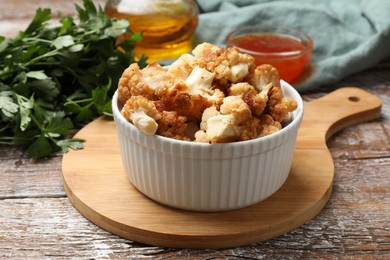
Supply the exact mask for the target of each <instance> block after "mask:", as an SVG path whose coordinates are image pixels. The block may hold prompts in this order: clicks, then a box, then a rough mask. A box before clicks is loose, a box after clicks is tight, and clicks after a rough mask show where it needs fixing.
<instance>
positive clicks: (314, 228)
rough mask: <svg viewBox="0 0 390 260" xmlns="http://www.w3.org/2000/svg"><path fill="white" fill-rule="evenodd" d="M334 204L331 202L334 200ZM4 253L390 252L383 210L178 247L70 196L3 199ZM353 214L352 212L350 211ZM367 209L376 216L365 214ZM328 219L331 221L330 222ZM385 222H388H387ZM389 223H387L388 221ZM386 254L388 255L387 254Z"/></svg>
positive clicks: (324, 216) (328, 212) (335, 212)
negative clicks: (239, 240) (90, 211)
mask: <svg viewBox="0 0 390 260" xmlns="http://www.w3.org/2000/svg"><path fill="white" fill-rule="evenodd" d="M330 205H331V204H330ZM0 208H1V209H2V210H1V211H0V219H2V220H4V221H2V222H1V223H0V228H1V230H2V232H1V235H0V241H1V243H0V258H5V257H10V258H13V259H33V258H36V259H37V258H39V259H45V258H53V257H59V258H79V257H80V258H85V259H91V258H104V257H106V258H109V257H114V258H128V257H135V256H136V258H148V257H154V258H158V259H167V258H170V257H173V256H175V257H177V258H180V257H186V258H189V259H196V258H208V259H214V258H217V259H218V258H220V259H222V258H224V259H226V258H229V257H230V258H236V257H237V258H239V257H242V258H246V259H260V257H267V258H271V259H272V258H275V257H277V258H279V259H280V258H290V257H291V256H294V258H295V257H300V258H313V257H318V256H321V257H323V258H326V257H332V258H337V257H342V256H344V257H345V256H349V257H375V258H376V259H386V256H387V257H388V256H389V252H390V248H389V247H390V246H389V245H390V243H389V242H390V236H389V226H388V223H389V222H387V223H384V222H383V215H382V214H381V212H379V211H375V210H371V209H366V210H363V211H362V210H361V209H359V210H355V209H353V208H351V209H349V210H348V211H347V212H345V209H331V208H326V209H325V210H324V211H323V212H321V213H320V214H319V215H318V216H317V217H316V218H315V219H314V220H312V221H310V222H309V223H307V224H306V225H304V226H303V227H302V228H300V229H297V230H295V231H293V232H290V233H288V234H286V235H283V236H280V237H278V238H275V239H272V240H269V241H267V242H264V243H259V244H254V245H249V246H245V247H240V248H232V249H223V250H189V249H183V250H175V249H169V248H160V247H150V246H147V245H142V244H138V243H133V242H131V241H128V240H125V239H121V238H118V237H117V236H114V235H111V234H109V233H107V232H106V231H104V230H102V229H100V228H98V227H96V226H95V225H92V224H91V223H90V222H89V221H87V220H86V219H84V218H83V217H81V215H79V213H78V212H77V211H76V210H75V209H74V208H73V207H72V206H71V205H70V204H69V202H68V200H67V199H66V198H60V199H58V198H55V199H53V198H38V199H34V198H31V199H30V198H29V199H12V200H1V201H0ZM345 213H348V214H345ZM362 213H363V214H364V216H366V217H367V219H370V221H366V220H365V219H362V218H361V216H362ZM324 223H326V224H327V225H324ZM384 225H385V226H384ZM386 225H387V226H386ZM381 257H382V258H381Z"/></svg>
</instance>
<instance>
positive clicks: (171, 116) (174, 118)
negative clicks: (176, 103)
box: [156, 111, 190, 141]
mask: <svg viewBox="0 0 390 260" xmlns="http://www.w3.org/2000/svg"><path fill="white" fill-rule="evenodd" d="M186 128H187V118H186V117H185V116H180V115H179V114H178V113H177V112H176V111H162V116H161V118H160V119H159V120H158V129H157V132H156V133H157V134H158V135H161V136H165V137H169V138H174V139H177V140H186V141H190V139H189V138H188V137H186V134H185V133H186Z"/></svg>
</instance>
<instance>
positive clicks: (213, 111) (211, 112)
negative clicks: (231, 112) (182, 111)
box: [200, 106, 221, 131]
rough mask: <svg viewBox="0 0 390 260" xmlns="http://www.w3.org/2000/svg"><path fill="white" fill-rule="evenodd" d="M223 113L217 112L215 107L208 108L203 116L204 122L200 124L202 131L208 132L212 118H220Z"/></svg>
mask: <svg viewBox="0 0 390 260" xmlns="http://www.w3.org/2000/svg"><path fill="white" fill-rule="evenodd" d="M220 114H221V113H220V112H219V111H218V110H217V108H216V107H215V106H212V107H208V108H206V109H205V110H204V112H203V115H202V121H201V122H200V129H202V130H204V131H206V130H207V120H208V119H209V118H210V117H213V116H218V115H220Z"/></svg>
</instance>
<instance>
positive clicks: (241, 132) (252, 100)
mask: <svg viewBox="0 0 390 260" xmlns="http://www.w3.org/2000/svg"><path fill="white" fill-rule="evenodd" d="M118 99H119V102H120V103H121V104H124V106H123V108H122V111H121V112H122V114H123V116H124V117H125V118H126V119H127V120H128V121H130V122H131V123H133V124H134V125H135V126H136V127H137V128H138V129H139V130H140V131H141V132H143V133H145V134H147V135H152V134H158V135H161V136H165V137H169V138H175V139H179V140H186V141H196V142H206V143H225V142H234V141H244V140H250V139H254V138H257V137H261V136H265V135H269V134H272V133H274V132H276V131H278V130H280V129H281V128H282V124H284V123H285V122H286V121H287V120H288V118H289V117H290V112H292V111H293V110H295V109H296V107H297V103H296V102H295V101H294V100H293V99H290V98H287V97H284V96H283V91H282V88H281V85H280V77H279V73H278V71H277V70H276V69H275V68H274V67H272V66H271V65H268V64H263V65H260V66H257V67H256V65H255V63H254V58H253V57H252V56H250V55H247V54H242V53H240V52H239V51H238V49H235V48H220V47H218V46H215V45H213V44H210V43H202V44H200V45H198V46H197V47H196V48H195V49H194V50H193V51H192V54H183V55H182V56H181V57H180V58H179V59H177V60H176V61H175V62H174V63H172V65H171V66H170V67H169V68H163V67H161V66H160V65H159V64H157V63H151V64H149V65H148V66H147V67H145V68H144V69H140V68H139V66H138V65H137V64H136V63H134V64H131V65H130V66H129V68H127V69H126V70H125V71H124V72H123V75H122V77H121V78H120V80H119V84H118Z"/></svg>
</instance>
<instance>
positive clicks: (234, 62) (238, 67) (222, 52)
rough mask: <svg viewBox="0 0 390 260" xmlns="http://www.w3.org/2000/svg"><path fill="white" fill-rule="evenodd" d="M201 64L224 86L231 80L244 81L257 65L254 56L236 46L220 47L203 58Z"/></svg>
mask: <svg viewBox="0 0 390 260" xmlns="http://www.w3.org/2000/svg"><path fill="white" fill-rule="evenodd" d="M199 66H201V67H203V68H205V69H207V70H208V71H210V72H212V73H214V74H215V79H214V81H216V82H217V83H218V84H219V85H221V86H224V88H226V87H227V86H228V85H229V83H230V82H233V83H237V82H241V81H243V79H244V78H245V77H246V76H247V75H248V73H250V72H251V73H252V71H253V70H254V69H255V67H256V65H255V63H254V58H253V57H252V56H250V55H248V54H243V53H240V52H238V50H237V49H235V48H226V49H219V50H218V51H215V52H213V53H211V54H210V55H209V56H207V59H203V60H201V61H200V62H199Z"/></svg>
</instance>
